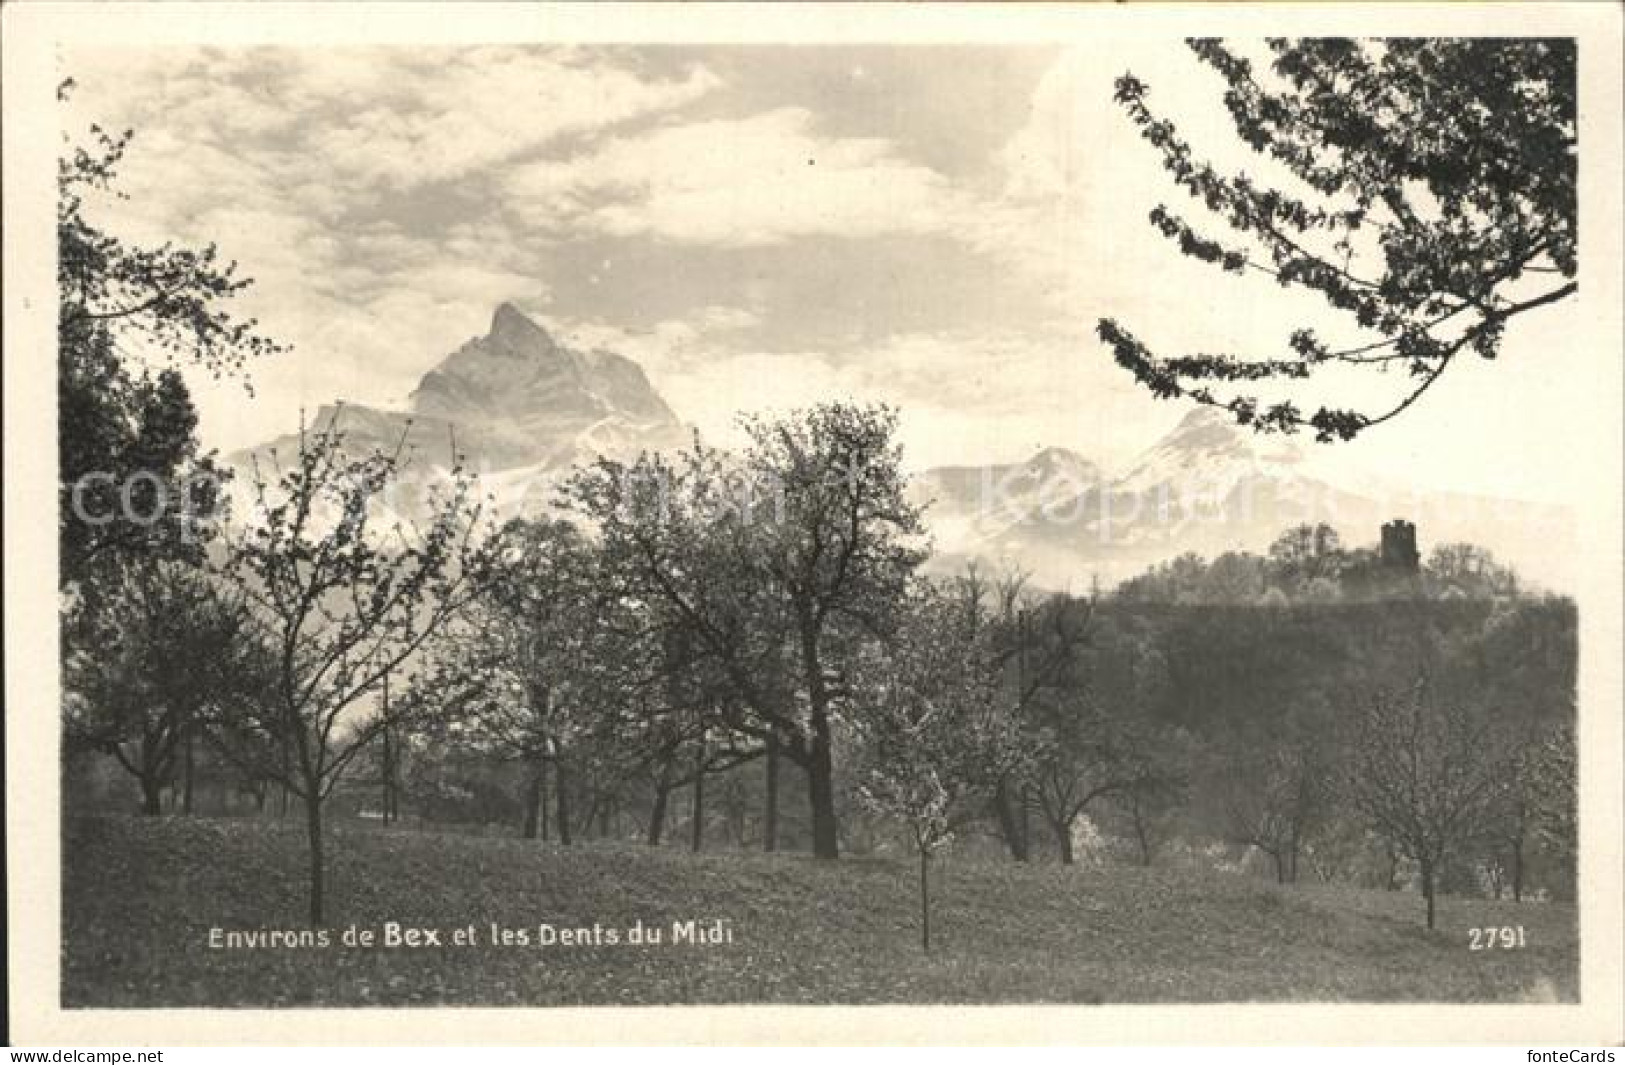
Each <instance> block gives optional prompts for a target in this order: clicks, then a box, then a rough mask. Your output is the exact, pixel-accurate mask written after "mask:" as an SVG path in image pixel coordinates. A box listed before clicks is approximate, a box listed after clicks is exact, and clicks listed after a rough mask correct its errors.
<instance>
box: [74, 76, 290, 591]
mask: <svg viewBox="0 0 1625 1065" xmlns="http://www.w3.org/2000/svg"><path fill="white" fill-rule="evenodd" d="M66 90H67V87H66V86H64V90H63V91H64V92H66ZM90 133H91V140H92V144H91V146H89V147H86V146H74V147H72V148H71V149H70V150H68V151H66V152H65V153H64V155H63V157H62V158H61V159H60V160H59V161H58V168H57V187H58V199H57V227H56V228H57V286H58V292H59V297H58V298H59V303H58V315H57V342H58V363H57V366H58V373H57V406H58V441H59V451H60V456H61V469H60V473H59V479H60V496H61V498H60V503H59V506H60V515H59V523H60V529H61V539H62V566H61V571H60V573H61V578H60V579H61V581H62V583H63V585H64V586H66V585H68V584H69V583H71V582H73V581H76V580H78V579H79V578H80V577H82V576H83V575H84V573H85V571H86V569H87V567H88V566H90V565H91V564H92V563H93V562H95V561H97V560H100V559H102V558H104V557H106V556H108V555H117V556H119V557H121V558H122V557H131V556H150V555H161V556H163V557H188V558H192V559H194V560H195V559H196V558H198V557H200V552H201V546H200V545H201V543H202V542H203V541H205V540H206V539H207V538H208V537H209V536H210V535H211V534H212V531H213V525H214V521H215V519H216V518H217V516H218V514H217V511H218V509H219V507H220V504H221V502H222V500H221V498H220V492H219V486H220V485H221V484H222V483H224V481H225V480H226V476H227V475H226V473H225V471H223V470H221V469H220V468H218V467H217V466H216V465H215V464H214V463H213V461H212V457H211V456H209V455H205V454H200V452H199V445H198V440H197V435H196V430H197V414H196V411H195V410H194V408H193V405H192V400H191V396H190V394H189V392H188V391H187V388H186V385H185V382H184V381H183V379H182V377H181V374H180V372H179V367H180V366H181V365H185V364H191V365H194V366H198V367H201V368H203V369H204V370H206V371H208V372H210V373H211V374H213V375H214V376H216V377H220V376H223V375H226V374H236V373H240V372H242V371H244V370H245V368H246V367H247V365H248V364H249V363H250V362H251V361H253V360H255V359H257V358H260V357H263V356H268V355H273V354H276V353H277V352H280V351H282V350H283V348H282V347H281V345H279V344H277V343H275V342H274V341H271V340H269V339H268V338H266V337H265V336H263V335H262V334H260V333H259V332H258V331H257V325H256V323H255V322H254V321H253V320H251V319H249V320H243V319H239V318H237V317H235V316H234V315H233V314H232V312H231V310H230V309H229V308H228V306H227V305H228V304H229V303H230V301H231V300H232V298H233V297H235V296H237V295H239V294H240V293H241V292H242V291H243V290H244V289H246V288H247V287H248V286H249V284H250V283H251V282H250V280H249V279H248V278H245V277H240V276H238V274H237V268H236V264H235V263H230V262H222V261H221V259H220V256H219V253H218V251H217V249H216V248H215V247H214V246H213V245H210V246H208V247H205V248H202V249H187V248H177V247H174V246H172V245H167V244H166V245H163V246H160V247H157V248H145V247H140V246H137V245H133V244H130V243H128V242H126V241H124V240H122V239H120V238H118V237H116V236H114V235H112V234H110V233H108V232H106V231H104V230H103V229H101V228H99V227H98V226H97V225H96V224H95V223H94V222H93V221H92V220H91V219H90V217H89V216H88V215H87V207H88V206H89V204H90V201H91V200H92V199H93V198H94V197H96V196H98V195H105V194H110V193H112V191H113V181H114V178H115V175H116V171H117V168H118V164H119V161H120V160H121V158H122V157H123V154H124V151H125V148H126V147H127V145H128V144H129V141H130V137H131V134H130V133H124V134H122V135H119V136H114V135H111V134H109V133H107V132H105V131H103V130H101V129H100V128H98V127H92V128H91V131H90ZM159 362H166V363H167V364H168V365H163V366H160V365H158V363H159Z"/></svg>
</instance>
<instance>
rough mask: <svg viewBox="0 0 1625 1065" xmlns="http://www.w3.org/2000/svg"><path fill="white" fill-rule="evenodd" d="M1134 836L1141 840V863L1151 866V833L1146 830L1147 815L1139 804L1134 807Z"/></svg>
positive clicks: (1147, 866)
mask: <svg viewBox="0 0 1625 1065" xmlns="http://www.w3.org/2000/svg"><path fill="white" fill-rule="evenodd" d="M1134 837H1135V838H1136V839H1137V840H1139V841H1140V864H1141V865H1143V866H1145V867H1146V868H1147V869H1149V868H1151V834H1150V833H1149V832H1147V831H1146V827H1145V815H1144V814H1143V813H1142V812H1141V811H1140V808H1139V807H1138V806H1136V807H1135V808H1134Z"/></svg>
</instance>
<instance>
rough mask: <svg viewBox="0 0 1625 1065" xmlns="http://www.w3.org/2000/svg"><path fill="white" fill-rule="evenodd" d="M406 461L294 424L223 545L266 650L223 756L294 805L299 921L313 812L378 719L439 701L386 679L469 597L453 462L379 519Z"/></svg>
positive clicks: (318, 872)
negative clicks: (260, 677)
mask: <svg viewBox="0 0 1625 1065" xmlns="http://www.w3.org/2000/svg"><path fill="white" fill-rule="evenodd" d="M402 463H403V459H402V457H401V453H400V450H399V449H397V451H396V452H395V453H393V454H385V453H382V452H373V453H371V454H367V455H363V456H361V457H351V456H349V455H348V454H347V452H346V450H345V446H344V436H343V432H342V430H341V429H339V428H338V427H337V426H336V425H329V427H327V428H326V429H324V430H322V431H319V432H304V431H302V432H301V434H300V447H299V453H298V455H296V456H291V462H290V464H289V465H288V467H287V468H280V467H279V468H278V469H276V470H275V471H272V472H267V471H265V470H264V469H263V468H260V467H258V466H256V469H255V473H254V477H253V484H252V490H253V495H254V513H253V514H251V515H248V516H246V517H247V519H248V520H247V522H246V523H245V525H244V527H243V528H242V530H241V532H240V534H239V535H238V536H237V537H236V539H235V541H234V542H233V544H232V545H231V554H230V557H229V560H228V562H227V572H228V573H229V574H230V575H231V576H232V578H233V579H234V580H235V581H236V582H237V584H238V586H239V587H241V588H242V590H243V593H244V595H245V598H246V601H247V604H248V607H249V609H250V611H251V613H252V615H253V619H254V624H255V626H256V628H257V630H258V631H259V632H260V633H261V635H262V638H263V639H264V640H265V641H267V642H268V643H269V644H270V646H271V649H272V661H273V669H272V674H271V677H270V678H269V684H268V686H267V690H266V692H265V693H264V695H263V696H262V697H261V698H259V699H255V700H250V701H245V702H244V703H243V704H241V705H240V707H239V708H238V714H237V717H236V720H235V721H234V724H235V725H236V728H234V729H232V730H227V731H226V732H224V733H223V735H224V736H225V737H227V738H228V740H229V738H232V737H246V738H248V739H249V740H250V741H251V742H248V743H246V744H244V745H243V746H242V747H240V748H237V749H234V750H232V751H231V753H232V754H233V755H234V756H235V757H236V758H238V759H239V760H240V761H242V762H243V763H244V764H249V763H251V762H253V761H254V760H256V759H258V760H259V761H260V762H261V763H263V762H264V761H265V760H266V758H267V755H268V754H269V755H270V757H271V759H272V761H271V764H268V765H267V764H258V765H254V766H253V768H254V769H255V771H257V772H258V773H261V774H264V775H266V776H268V777H270V778H271V779H274V780H277V781H278V782H279V783H281V784H282V785H283V786H284V787H286V788H287V789H288V790H289V791H291V792H292V793H293V794H294V795H296V796H298V798H299V799H300V800H301V802H302V803H303V805H304V811H305V825H306V831H307V836H308V842H309V847H310V899H309V901H310V907H309V914H310V921H311V923H312V924H319V923H320V922H321V921H322V919H323V915H324V913H325V897H324V896H325V884H326V880H325V864H324V859H323V809H324V804H325V803H326V801H327V799H328V797H329V796H331V795H332V793H333V789H334V788H335V786H336V785H337V784H338V782H339V780H340V779H341V778H342V776H343V775H344V773H345V771H346V770H347V769H348V768H349V767H350V766H351V764H352V763H353V762H354V761H355V759H356V758H357V757H358V756H360V755H361V754H362V753H363V752H364V751H366V750H367V749H368V748H369V747H370V746H371V745H372V744H373V743H374V741H375V740H376V739H377V738H378V736H379V735H380V734H381V733H382V731H383V730H384V729H386V728H389V727H392V726H400V727H403V728H405V727H409V726H411V725H412V724H414V723H415V722H416V721H418V720H420V719H421V718H422V717H423V716H425V715H429V714H433V713H436V712H438V711H439V705H438V702H439V701H438V700H431V699H427V698H421V697H419V698H408V697H406V696H405V695H403V696H401V697H399V698H393V699H392V700H391V703H390V708H389V712H388V713H387V714H386V713H385V712H384V711H383V709H382V701H381V698H380V696H381V695H382V688H383V685H384V683H385V680H386V678H389V677H405V679H406V681H407V682H406V683H402V684H400V688H401V689H402V690H403V691H404V692H412V691H414V690H418V689H417V685H415V684H414V683H412V682H411V678H410V675H409V672H410V671H416V670H420V669H422V668H425V667H423V666H422V661H423V656H422V654H421V651H422V649H423V648H424V645H425V644H426V643H427V642H428V641H429V640H430V639H431V638H432V637H433V636H435V635H436V634H437V633H438V632H440V631H442V630H443V629H444V627H445V626H446V625H447V623H448V622H449V621H450V619H451V618H452V617H454V616H455V615H456V614H457V612H458V611H460V610H461V609H462V608H463V607H464V606H465V605H466V604H467V603H468V602H469V600H470V598H471V596H472V594H473V591H474V589H475V588H476V587H477V581H478V577H479V575H480V573H481V572H482V570H483V568H484V566H485V564H486V563H485V559H484V556H483V553H482V550H481V545H480V544H479V543H478V540H477V532H478V517H479V510H480V508H479V503H478V502H477V500H476V498H475V496H474V484H473V481H472V479H471V478H470V477H469V476H468V475H466V474H465V473H464V472H463V471H462V469H461V468H460V467H458V468H455V469H453V470H452V471H451V474H450V476H449V479H448V481H447V483H446V484H445V485H444V486H443V487H441V488H438V489H431V490H430V491H429V492H428V493H427V496H426V498H425V499H424V500H423V503H422V508H423V510H424V517H423V519H422V521H421V522H420V523H408V522H406V521H404V520H401V521H396V522H395V523H394V524H393V525H388V526H386V525H384V521H383V519H382V517H381V515H382V514H383V513H384V506H383V504H384V500H385V499H386V498H387V497H388V496H389V495H390V493H392V492H393V491H394V490H395V489H396V487H397V486H398V484H399V480H400V475H401V470H402Z"/></svg>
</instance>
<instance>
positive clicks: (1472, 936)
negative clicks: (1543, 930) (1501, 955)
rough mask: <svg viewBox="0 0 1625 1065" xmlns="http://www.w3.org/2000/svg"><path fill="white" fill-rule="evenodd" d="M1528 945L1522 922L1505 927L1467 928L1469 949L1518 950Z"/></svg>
mask: <svg viewBox="0 0 1625 1065" xmlns="http://www.w3.org/2000/svg"><path fill="white" fill-rule="evenodd" d="M1527 945H1528V944H1527V943H1526V942H1525V940H1524V935H1523V925H1521V924H1520V925H1508V926H1506V927H1504V928H1469V929H1467V949H1468V950H1518V949H1519V948H1521V947H1525V946H1527Z"/></svg>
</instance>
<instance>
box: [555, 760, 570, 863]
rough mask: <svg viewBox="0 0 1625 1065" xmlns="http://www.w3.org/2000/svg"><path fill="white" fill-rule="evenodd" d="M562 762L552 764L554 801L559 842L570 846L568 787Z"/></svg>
mask: <svg viewBox="0 0 1625 1065" xmlns="http://www.w3.org/2000/svg"><path fill="white" fill-rule="evenodd" d="M565 778H566V774H565V772H564V763H563V762H555V763H554V765H553V793H554V803H555V804H556V805H557V806H558V815H559V816H558V822H559V842H560V843H562V844H564V845H565V846H566V847H568V846H570V788H569V782H568V781H567V780H566V779H565Z"/></svg>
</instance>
